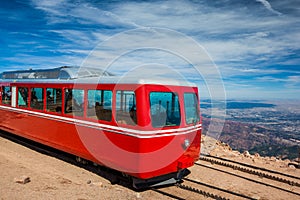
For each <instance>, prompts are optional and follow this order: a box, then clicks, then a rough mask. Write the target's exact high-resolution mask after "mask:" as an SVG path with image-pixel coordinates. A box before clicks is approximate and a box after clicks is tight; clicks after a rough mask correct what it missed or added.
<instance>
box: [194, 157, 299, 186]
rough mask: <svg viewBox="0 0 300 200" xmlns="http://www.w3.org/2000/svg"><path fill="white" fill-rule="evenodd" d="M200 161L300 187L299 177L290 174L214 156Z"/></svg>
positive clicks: (202, 158)
mask: <svg viewBox="0 0 300 200" xmlns="http://www.w3.org/2000/svg"><path fill="white" fill-rule="evenodd" d="M200 160H202V161H206V162H210V163H212V164H217V165H221V166H225V167H228V168H232V169H234V170H239V171H242V172H245V173H248V174H253V175H257V176H259V177H262V178H267V179H271V180H274V181H278V182H281V183H285V184H289V185H291V186H296V187H300V177H297V176H293V175H291V174H286V173H282V172H278V171H274V170H270V169H266V168H262V167H257V166H254V165H249V164H246V163H241V162H237V161H233V160H229V159H225V158H219V157H216V156H201V157H200ZM196 165H198V166H201V164H199V163H196Z"/></svg>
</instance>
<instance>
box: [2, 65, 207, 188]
mask: <svg viewBox="0 0 300 200" xmlns="http://www.w3.org/2000/svg"><path fill="white" fill-rule="evenodd" d="M0 76H1V77H0V78H1V79H0V94H1V96H0V121H1V122H0V129H2V130H5V131H8V132H11V133H13V134H16V135H19V136H22V137H25V138H28V139H31V140H34V141H36V142H39V143H42V144H45V145H48V146H51V147H54V148H57V149H59V150H62V151H65V152H67V153H70V154H74V155H75V156H77V157H80V158H84V159H87V160H89V161H92V162H94V163H97V164H99V165H103V166H106V167H108V168H112V169H115V170H118V171H120V172H122V173H123V174H124V175H125V176H128V177H131V178H132V180H133V185H134V187H136V188H138V187H140V186H141V185H147V186H156V185H162V184H172V183H175V182H177V181H178V180H180V178H181V176H182V172H183V170H185V169H186V168H188V167H191V166H192V165H193V164H194V162H195V161H197V160H198V158H199V153H200V137H201V119H200V113H199V112H200V110H199V109H200V108H199V98H198V89H197V87H196V86H195V85H193V84H190V83H186V82H180V81H175V80H163V81H162V80H159V81H155V80H145V79H137V78H128V79H126V80H122V79H120V77H117V76H114V75H112V74H110V73H107V72H104V71H100V70H94V69H87V68H85V69H80V68H77V67H59V68H54V69H47V70H24V71H14V72H3V73H2V74H1V75H0Z"/></svg>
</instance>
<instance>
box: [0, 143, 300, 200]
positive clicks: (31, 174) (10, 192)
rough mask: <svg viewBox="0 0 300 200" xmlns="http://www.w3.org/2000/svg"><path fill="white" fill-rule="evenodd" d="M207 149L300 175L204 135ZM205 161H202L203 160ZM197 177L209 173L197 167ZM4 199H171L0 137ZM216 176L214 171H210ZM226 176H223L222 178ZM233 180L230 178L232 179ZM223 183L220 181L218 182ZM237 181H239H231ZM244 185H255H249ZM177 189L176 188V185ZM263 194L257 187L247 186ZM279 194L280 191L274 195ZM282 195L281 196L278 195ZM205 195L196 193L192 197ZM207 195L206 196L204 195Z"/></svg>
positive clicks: (280, 162) (282, 164)
mask: <svg viewBox="0 0 300 200" xmlns="http://www.w3.org/2000/svg"><path fill="white" fill-rule="evenodd" d="M202 143H203V152H205V151H206V152H208V151H209V153H210V154H211V155H215V156H220V157H226V158H230V159H234V160H237V161H242V162H245V163H251V164H254V165H258V166H263V167H267V168H270V169H273V170H280V171H282V172H285V173H290V174H293V175H294V176H300V169H296V168H295V167H290V166H288V163H289V162H290V161H288V160H285V161H283V160H278V159H276V158H274V157H273V158H262V157H260V156H259V155H258V154H257V155H250V154H248V153H247V152H246V153H240V152H237V151H233V150H231V148H230V147H229V146H228V145H226V144H222V143H220V142H218V141H215V140H213V139H208V138H203V140H202ZM200 162H201V161H200ZM190 170H191V172H192V174H193V176H197V177H200V178H201V177H203V176H207V174H205V173H204V172H203V171H201V170H197V169H194V167H192V168H191V169H190ZM0 173H1V179H0V185H1V187H0V199H1V200H2V199H3V200H4V199H5V200H6V199H9V200H10V199H31V200H35V199H76V200H84V199H170V198H169V197H166V196H162V195H161V194H159V193H156V192H154V191H152V190H147V191H143V192H136V191H133V190H131V189H129V188H127V187H124V186H121V185H117V184H116V185H112V184H111V183H110V182H109V181H108V180H106V179H104V178H102V177H101V176H98V175H96V174H94V173H92V172H89V171H87V170H85V169H82V168H79V167H77V166H74V165H71V164H69V163H67V162H64V161H62V160H59V159H57V158H54V157H50V156H47V155H44V154H41V153H38V152H36V151H33V150H31V149H28V148H26V147H24V146H21V145H19V144H16V143H14V142H11V141H9V140H7V139H4V138H1V137H0ZM210 176H213V174H210ZM220 179H222V177H220ZM229 181H230V180H229ZM218 184H220V183H218ZM231 184H233V185H234V184H235V183H231ZM244 187H251V186H247V185H245V186H244ZM174 189H175V188H174ZM246 189H248V190H251V191H252V192H253V190H254V193H255V194H256V196H258V197H260V196H261V195H260V193H259V192H263V191H260V190H257V192H255V190H256V188H246ZM274 195H275V197H276V194H274ZM277 197H279V196H277ZM199 198H202V196H199V195H197V194H195V196H193V197H191V199H199ZM203 198H204V197H203Z"/></svg>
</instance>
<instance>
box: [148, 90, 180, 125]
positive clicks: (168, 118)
mask: <svg viewBox="0 0 300 200" xmlns="http://www.w3.org/2000/svg"><path fill="white" fill-rule="evenodd" d="M150 112H151V121H152V126H153V127H164V126H179V125H180V120H181V117H180V106H179V100H178V96H177V94H175V93H173V92H151V93H150Z"/></svg>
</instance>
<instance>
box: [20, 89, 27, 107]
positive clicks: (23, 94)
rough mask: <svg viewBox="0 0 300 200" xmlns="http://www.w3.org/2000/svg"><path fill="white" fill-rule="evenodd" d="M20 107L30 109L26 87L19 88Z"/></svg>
mask: <svg viewBox="0 0 300 200" xmlns="http://www.w3.org/2000/svg"><path fill="white" fill-rule="evenodd" d="M18 106H19V107H23V108H24V107H28V88H26V87H19V88H18Z"/></svg>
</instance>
